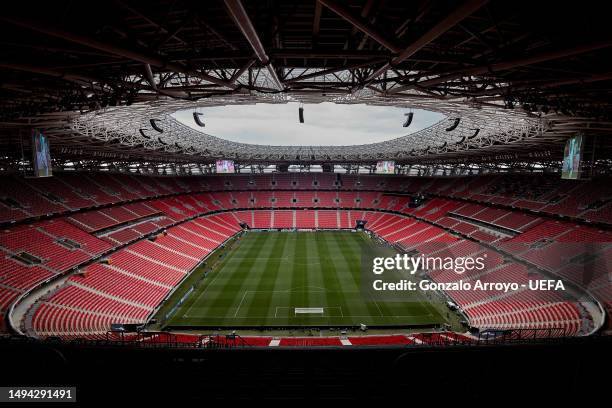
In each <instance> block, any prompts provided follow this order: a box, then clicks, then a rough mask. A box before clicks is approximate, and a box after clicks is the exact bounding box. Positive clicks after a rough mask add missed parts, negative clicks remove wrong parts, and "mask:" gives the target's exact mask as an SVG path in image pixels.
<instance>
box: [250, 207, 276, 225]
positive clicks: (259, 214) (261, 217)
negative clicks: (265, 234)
mask: <svg viewBox="0 0 612 408" xmlns="http://www.w3.org/2000/svg"><path fill="white" fill-rule="evenodd" d="M271 217H272V212H271V211H255V213H254V216H253V225H252V226H251V227H253V228H272V225H271V222H272V220H271Z"/></svg>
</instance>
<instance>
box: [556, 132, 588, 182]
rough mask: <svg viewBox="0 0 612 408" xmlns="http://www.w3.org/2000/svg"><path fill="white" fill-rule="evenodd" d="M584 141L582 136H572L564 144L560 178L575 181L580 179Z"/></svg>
mask: <svg viewBox="0 0 612 408" xmlns="http://www.w3.org/2000/svg"><path fill="white" fill-rule="evenodd" d="M583 150H584V140H583V137H582V135H578V136H574V137H572V138H571V139H569V140H568V141H567V142H566V143H565V152H564V154H563V167H562V169H561V178H563V179H569V180H577V179H579V178H580V174H581V166H582V155H583Z"/></svg>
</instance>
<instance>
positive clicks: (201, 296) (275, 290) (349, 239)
mask: <svg viewBox="0 0 612 408" xmlns="http://www.w3.org/2000/svg"><path fill="white" fill-rule="evenodd" d="M364 251H379V252H381V251H382V252H386V254H387V255H389V254H393V253H394V252H393V250H392V249H390V248H388V247H382V246H380V245H378V244H377V243H375V241H373V240H371V239H370V238H369V237H367V236H366V235H365V234H363V233H355V232H345V231H337V232H336V231H329V232H324V231H321V232H256V231H253V232H248V233H246V234H244V235H243V236H242V237H241V238H240V239H238V240H236V241H235V242H234V243H233V244H232V245H231V247H230V248H229V249H226V250H225V251H222V252H221V254H223V255H220V254H217V258H216V259H215V258H213V259H211V260H209V265H210V264H211V263H213V266H212V270H210V271H209V273H208V275H207V277H206V278H204V279H200V278H199V277H201V276H202V274H203V271H204V269H205V267H202V268H200V269H198V270H196V271H194V273H193V276H192V277H191V279H190V280H188V281H186V282H185V283H184V285H182V287H181V288H179V290H177V292H176V294H175V295H174V296H173V297H172V298H171V299H169V301H168V302H167V303H166V305H165V306H164V307H163V308H162V309H161V310H160V312H159V313H158V320H160V321H161V320H163V316H165V314H166V313H167V312H168V310H170V309H171V307H172V306H173V305H175V304H177V302H178V300H179V299H180V298H181V297H182V296H183V294H184V293H186V291H187V289H188V288H189V287H190V286H191V285H194V283H193V282H194V280H196V279H197V281H199V283H198V284H197V285H196V287H195V290H194V291H193V292H192V293H191V294H190V295H189V297H188V298H186V300H185V301H184V303H183V304H182V305H181V306H180V307H179V308H178V309H176V311H175V312H174V314H173V315H172V316H171V317H170V318H169V320H168V321H166V322H165V326H170V327H171V328H175V329H176V328H180V327H186V326H207V327H219V328H223V327H228V326H233V327H239V326H275V327H278V326H313V327H319V326H352V325H359V324H361V323H363V324H366V325H434V324H441V323H444V322H446V319H445V318H444V317H443V316H442V315H441V313H440V312H439V311H438V310H440V309H439V308H436V307H435V305H434V304H432V303H431V301H430V300H429V299H426V298H425V297H424V295H423V294H422V293H420V292H414V293H409V294H407V295H406V301H400V302H398V301H393V302H385V301H381V300H378V301H375V300H374V299H373V298H372V297H371V296H369V295H368V294H367V293H364V292H362V291H361V288H360V274H361V272H360V267H361V265H360V263H361V254H362V252H364ZM382 252H381V253H382ZM206 268H208V266H207V267H206ZM296 308H321V309H322V313H307V314H300V313H296Z"/></svg>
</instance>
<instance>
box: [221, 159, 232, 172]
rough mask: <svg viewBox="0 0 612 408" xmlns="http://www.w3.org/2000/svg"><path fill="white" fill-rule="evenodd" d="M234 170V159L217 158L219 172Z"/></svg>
mask: <svg viewBox="0 0 612 408" xmlns="http://www.w3.org/2000/svg"><path fill="white" fill-rule="evenodd" d="M233 172H234V161H233V160H217V173H233Z"/></svg>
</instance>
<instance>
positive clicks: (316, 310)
mask: <svg viewBox="0 0 612 408" xmlns="http://www.w3.org/2000/svg"><path fill="white" fill-rule="evenodd" d="M324 309H325V308H323V307H296V308H295V309H294V311H295V314H296V315H299V314H323V313H324Z"/></svg>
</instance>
